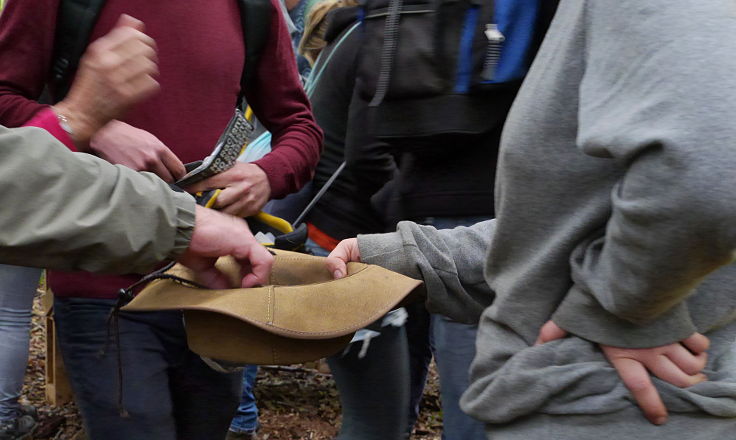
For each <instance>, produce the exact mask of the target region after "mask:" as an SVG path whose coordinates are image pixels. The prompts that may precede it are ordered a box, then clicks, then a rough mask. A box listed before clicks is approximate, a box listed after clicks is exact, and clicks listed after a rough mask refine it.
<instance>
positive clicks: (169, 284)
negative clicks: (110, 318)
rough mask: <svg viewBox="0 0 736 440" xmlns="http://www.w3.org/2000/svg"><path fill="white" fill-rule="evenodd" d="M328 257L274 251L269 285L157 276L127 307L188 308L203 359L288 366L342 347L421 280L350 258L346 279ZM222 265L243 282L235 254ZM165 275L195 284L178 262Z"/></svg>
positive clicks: (192, 344) (195, 347)
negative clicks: (332, 269) (217, 284)
mask: <svg viewBox="0 0 736 440" xmlns="http://www.w3.org/2000/svg"><path fill="white" fill-rule="evenodd" d="M324 260H325V259H324V258H323V257H314V256H310V255H305V254H299V253H294V252H286V251H276V257H275V261H274V266H273V271H272V273H271V278H270V284H269V285H267V286H264V287H255V288H250V289H243V288H233V289H227V290H212V289H198V288H193V287H188V286H186V285H184V284H182V283H180V282H177V281H174V280H170V279H161V280H155V281H152V282H151V283H150V284H148V286H146V287H145V288H144V289H143V290H142V291H141V292H140V293H139V294H138V295H137V296H136V297H135V299H133V300H132V301H131V302H130V304H128V305H127V306H125V307H123V310H124V311H126V312H133V311H141V312H144V311H154V310H183V311H184V320H185V326H186V331H187V341H188V343H189V348H190V349H191V350H192V351H193V352H195V353H197V354H199V355H200V356H203V357H207V358H211V359H215V360H218V361H225V362H229V363H235V364H242V363H247V364H261V365H263V364H267V365H279V364H281V365H287V364H294V363H300V362H305V361H310V360H316V359H320V358H323V357H327V356H330V355H333V354H335V353H337V352H339V351H340V350H341V349H342V348H344V347H345V346H346V345H347V344H348V343H349V342H350V340H351V339H352V337H353V334H354V333H355V332H356V331H357V330H359V329H361V328H363V327H365V326H367V325H369V324H371V323H373V322H374V321H376V320H377V319H379V318H381V317H382V316H383V315H385V314H386V313H387V312H388V311H390V310H392V309H394V308H396V306H397V305H398V304H399V303H400V302H401V301H402V300H403V299H404V298H405V297H406V296H407V295H408V294H409V293H411V292H412V291H413V290H414V289H416V288H417V287H418V286H419V285H420V284H421V281H417V280H414V279H411V278H408V277H406V276H404V275H400V274H398V273H395V272H391V271H390V270H387V269H384V268H382V267H378V266H373V265H368V264H361V263H349V264H348V274H347V276H346V277H345V278H342V279H339V280H334V279H333V278H332V275H331V274H330V273H329V271H328V270H327V267H326V265H325V262H324ZM217 267H218V268H219V269H220V270H221V271H223V272H224V273H226V274H228V275H229V276H231V278H232V282H233V285H236V286H238V285H240V276H239V274H240V266H239V265H238V264H237V263H236V262H235V260H234V259H232V258H230V257H223V258H220V259H219V260H218V261H217ZM166 273H168V274H172V275H176V276H178V277H181V278H185V279H188V280H192V281H195V282H196V281H197V278H196V275H195V274H194V273H192V272H191V271H190V270H189V269H187V268H185V267H183V266H180V265H176V266H174V267H173V268H171V269H170V270H169V271H167V272H166Z"/></svg>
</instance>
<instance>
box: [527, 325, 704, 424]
mask: <svg viewBox="0 0 736 440" xmlns="http://www.w3.org/2000/svg"><path fill="white" fill-rule="evenodd" d="M565 336H567V332H566V331H565V330H563V329H561V328H560V327H559V326H558V325H557V324H555V323H554V322H553V321H547V323H545V324H544V325H543V326H542V328H541V329H540V331H539V337H538V338H537V341H536V344H535V345H539V344H544V343H546V342H550V341H554V340H556V339H561V338H564V337H565ZM709 345H710V341H709V339H708V338H707V337H706V336H704V335H701V334H700V333H694V334H693V335H691V336H690V337H688V338H686V339H683V340H682V341H680V342H675V343H672V344H667V345H662V346H659V347H652V348H621V347H612V346H610V345H603V344H600V348H601V350H602V351H603V354H604V355H605V356H606V359H608V361H609V362H610V363H611V365H613V367H614V368H615V369H616V372H617V373H618V375H619V377H621V380H622V381H623V382H624V385H626V388H628V389H629V391H630V392H631V395H632V397H633V398H634V400H635V401H636V403H637V404H638V405H639V408H641V410H642V412H643V413H644V417H646V418H647V420H649V421H650V422H651V423H653V424H655V425H661V424H664V423H665V422H666V421H667V408H666V407H665V406H664V403H663V402H662V398H661V397H660V395H659V393H658V392H657V389H656V388H655V387H654V384H653V383H652V379H651V377H650V375H649V373H651V374H653V375H655V376H656V377H658V378H660V379H662V380H664V381H665V382H669V383H671V384H672V385H675V386H678V387H680V388H687V387H689V386H692V385H695V384H697V383H700V382H703V381H705V380H707V379H708V378H707V377H706V376H705V375H704V374H703V373H701V371H702V370H703V368H705V365H706V362H707V360H708V354H707V353H706V351H707V350H708V346H709Z"/></svg>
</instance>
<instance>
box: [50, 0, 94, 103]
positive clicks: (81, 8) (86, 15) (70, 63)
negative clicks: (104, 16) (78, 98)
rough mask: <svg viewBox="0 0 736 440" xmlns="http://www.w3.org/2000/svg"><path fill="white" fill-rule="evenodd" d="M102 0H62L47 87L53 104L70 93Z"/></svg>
mask: <svg viewBox="0 0 736 440" xmlns="http://www.w3.org/2000/svg"><path fill="white" fill-rule="evenodd" d="M103 6H105V0H62V1H60V2H59V12H58V16H57V20H56V35H55V38H54V55H53V60H52V62H51V72H50V78H49V86H50V87H49V88H50V91H51V94H52V99H53V101H54V102H58V101H61V100H62V99H64V96H66V94H67V93H68V92H69V87H70V86H71V83H72V76H73V75H74V72H76V70H77V67H78V66H79V60H80V59H81V58H82V54H84V51H85V49H86V48H87V44H88V42H89V37H90V35H91V34H92V29H93V28H94V26H95V24H96V23H97V17H98V16H99V15H100V11H101V10H102V7H103Z"/></svg>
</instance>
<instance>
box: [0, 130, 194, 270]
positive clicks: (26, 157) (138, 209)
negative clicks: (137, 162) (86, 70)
mask: <svg viewBox="0 0 736 440" xmlns="http://www.w3.org/2000/svg"><path fill="white" fill-rule="evenodd" d="M0 188H1V189H0V205H1V206H2V215H0V263H6V264H15V265H23V266H37V267H46V268H51V269H58V270H86V271H91V272H101V273H132V272H145V271H148V270H150V269H151V267H152V266H154V265H155V264H156V263H158V262H160V261H162V260H165V259H169V258H174V257H176V256H177V255H179V254H180V253H182V252H183V251H184V250H185V249H186V247H187V246H188V244H189V241H190V239H191V235H192V231H193V229H194V209H195V203H194V199H193V198H192V197H191V196H190V195H188V194H185V193H176V192H174V191H172V190H171V189H170V188H169V186H168V185H167V184H166V183H165V182H164V181H162V180H161V179H159V178H158V177H156V176H155V175H153V174H150V173H138V172H135V171H133V170H131V169H128V168H125V167H123V166H119V165H111V164H110V163H108V162H105V161H104V160H101V159H99V158H97V157H94V156H92V155H89V154H85V153H73V152H71V151H69V150H68V149H67V148H65V147H64V146H63V145H62V144H61V143H59V142H58V141H56V140H55V139H54V138H53V137H52V136H51V135H49V134H48V133H47V132H46V131H44V130H41V129H38V128H18V129H7V128H4V127H2V126H0Z"/></svg>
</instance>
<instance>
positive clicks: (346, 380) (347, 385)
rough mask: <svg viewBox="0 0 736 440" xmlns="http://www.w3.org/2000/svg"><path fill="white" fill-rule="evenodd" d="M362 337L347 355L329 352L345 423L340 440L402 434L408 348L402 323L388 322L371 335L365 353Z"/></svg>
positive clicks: (390, 439) (391, 438) (384, 439)
mask: <svg viewBox="0 0 736 440" xmlns="http://www.w3.org/2000/svg"><path fill="white" fill-rule="evenodd" d="M361 346H362V343H360V342H357V343H354V344H352V345H351V346H350V348H349V350H348V352H347V353H345V354H344V355H336V356H332V357H330V358H328V360H327V362H328V364H329V365H330V370H331V371H332V376H333V378H334V379H335V383H336V384H337V389H338V390H339V391H340V403H341V404H342V426H341V428H340V434H339V435H338V436H337V440H402V439H405V438H408V435H407V434H406V430H405V423H406V418H407V405H406V401H407V399H408V395H409V374H408V369H409V365H408V352H407V341H406V332H405V329H404V327H394V326H391V325H389V326H385V327H383V328H381V335H380V336H377V337H375V338H373V339H371V341H370V347H369V348H368V351H367V352H366V354H365V357H363V358H360V357H359V356H358V353H359V352H360V350H361Z"/></svg>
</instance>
